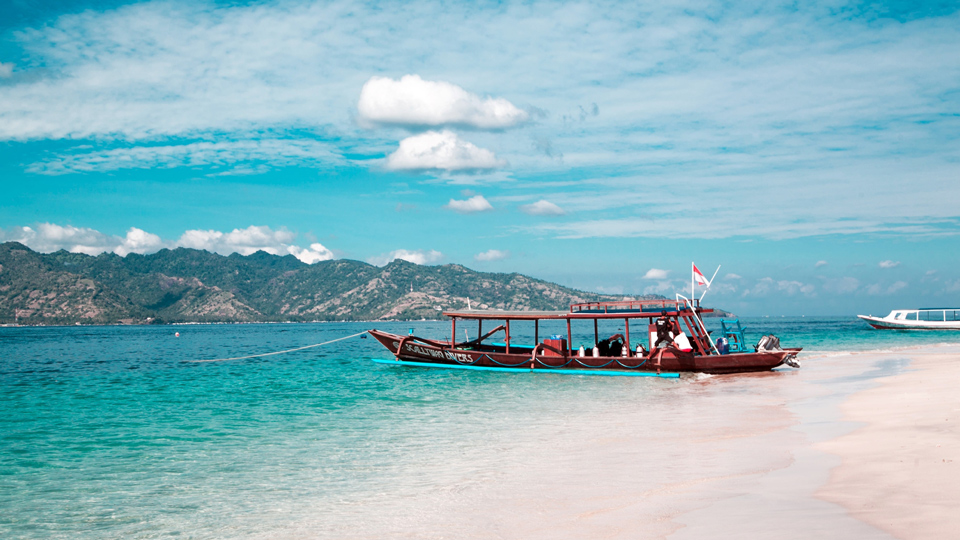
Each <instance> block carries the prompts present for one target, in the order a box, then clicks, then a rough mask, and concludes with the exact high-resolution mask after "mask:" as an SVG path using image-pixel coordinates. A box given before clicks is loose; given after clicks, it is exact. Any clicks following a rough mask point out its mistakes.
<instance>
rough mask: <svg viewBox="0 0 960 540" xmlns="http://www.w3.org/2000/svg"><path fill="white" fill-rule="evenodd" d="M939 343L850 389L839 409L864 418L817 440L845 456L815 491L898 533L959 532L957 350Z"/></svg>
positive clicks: (959, 369)
mask: <svg viewBox="0 0 960 540" xmlns="http://www.w3.org/2000/svg"><path fill="white" fill-rule="evenodd" d="M939 349H940V348H928V349H922V350H914V351H910V352H909V356H910V358H911V360H912V363H911V365H910V369H909V370H908V371H907V372H906V373H902V374H899V375H896V376H893V377H886V378H883V379H881V380H880V381H879V383H880V385H879V386H877V387H876V388H872V389H870V390H866V391H863V392H860V393H857V394H855V395H853V396H852V397H851V398H850V399H849V400H848V401H847V402H845V403H844V404H843V405H842V406H841V410H842V411H843V414H844V419H845V420H847V421H853V422H860V423H862V424H863V426H862V427H859V428H858V429H856V430H855V431H853V432H852V433H849V434H847V435H844V436H842V437H839V438H837V439H833V440H830V441H827V442H824V443H821V444H819V445H818V448H819V449H822V450H825V451H827V452H830V453H833V454H836V455H838V456H840V458H841V460H842V462H841V465H840V466H839V467H836V468H835V469H833V470H832V472H831V474H830V480H829V482H828V483H827V484H826V485H824V486H823V487H822V488H821V489H819V490H818V491H817V497H819V498H821V499H823V500H825V501H830V502H834V503H837V504H840V505H842V506H843V507H844V508H846V509H847V510H848V511H849V512H850V514H851V515H853V516H854V517H856V518H857V519H860V520H862V521H864V522H866V523H869V524H871V525H873V526H875V527H877V528H879V529H883V530H885V531H887V532H889V533H890V534H892V535H894V536H896V537H897V538H956V537H957V535H958V534H960V511H958V509H960V431H958V429H957V422H958V420H960V415H958V413H960V392H958V391H957V384H958V382H960V362H958V360H960V351H958V350H956V349H950V350H939Z"/></svg>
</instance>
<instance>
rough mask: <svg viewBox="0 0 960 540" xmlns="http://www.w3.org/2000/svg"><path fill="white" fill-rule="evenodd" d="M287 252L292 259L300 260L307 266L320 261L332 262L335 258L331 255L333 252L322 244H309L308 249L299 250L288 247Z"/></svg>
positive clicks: (295, 247) (298, 248) (294, 247)
mask: <svg viewBox="0 0 960 540" xmlns="http://www.w3.org/2000/svg"><path fill="white" fill-rule="evenodd" d="M287 251H288V252H289V253H290V254H291V255H293V256H294V257H296V258H298V259H300V260H301V261H303V262H305V263H307V264H313V263H315V262H320V261H332V260H333V259H335V258H336V257H335V256H334V255H333V252H332V251H330V250H329V249H327V248H325V247H324V246H323V244H320V243H318V242H314V243H312V244H310V248H309V249H308V248H300V247H297V246H288V247H287Z"/></svg>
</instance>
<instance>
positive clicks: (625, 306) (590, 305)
mask: <svg viewBox="0 0 960 540" xmlns="http://www.w3.org/2000/svg"><path fill="white" fill-rule="evenodd" d="M691 309H693V310H697V311H700V301H699V300H693V302H690V301H689V300H687V299H686V298H683V299H678V300H668V299H665V298H664V299H658V300H620V301H616V302H583V303H580V304H571V305H570V313H636V312H642V313H660V312H663V311H668V312H677V311H690V310H691Z"/></svg>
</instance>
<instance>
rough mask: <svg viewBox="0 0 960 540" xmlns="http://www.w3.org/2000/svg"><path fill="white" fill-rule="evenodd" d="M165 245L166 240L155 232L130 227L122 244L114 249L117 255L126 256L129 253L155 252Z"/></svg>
mask: <svg viewBox="0 0 960 540" xmlns="http://www.w3.org/2000/svg"><path fill="white" fill-rule="evenodd" d="M163 247H165V245H164V241H163V240H161V239H160V237H159V236H157V235H155V234H151V233H148V232H147V231H145V230H143V229H138V228H136V227H130V230H129V231H127V236H126V237H124V238H123V240H122V241H121V242H120V245H119V246H117V247H116V248H114V249H113V252H114V253H116V254H117V255H120V256H121V257H122V256H125V255H127V254H128V253H139V254H141V255H142V254H144V253H153V252H155V251H159V250H160V249H161V248H163Z"/></svg>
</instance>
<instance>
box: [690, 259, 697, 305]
mask: <svg viewBox="0 0 960 540" xmlns="http://www.w3.org/2000/svg"><path fill="white" fill-rule="evenodd" d="M696 266H697V265H696V264H695V263H694V262H693V261H690V304H691V305H690V307H691V308H692V307H693V299H694V298H696V297H697V293H696V292H695V289H694V285H693V284H694V283H695V282H696V276H695V275H694V274H693V269H694V268H696Z"/></svg>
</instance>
